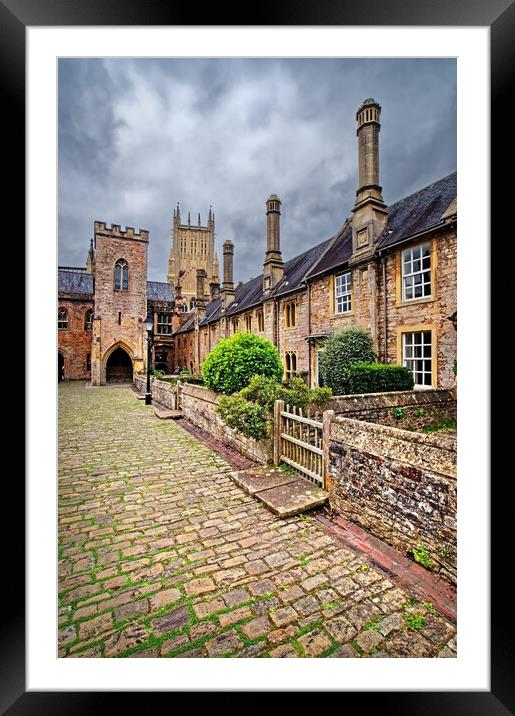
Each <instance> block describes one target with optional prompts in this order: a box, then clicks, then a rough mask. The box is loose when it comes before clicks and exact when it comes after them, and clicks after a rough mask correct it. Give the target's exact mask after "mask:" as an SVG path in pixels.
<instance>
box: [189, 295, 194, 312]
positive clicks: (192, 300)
mask: <svg viewBox="0 0 515 716" xmlns="http://www.w3.org/2000/svg"><path fill="white" fill-rule="evenodd" d="M194 308H195V299H194V298H192V299H191V301H190V311H193V309H194Z"/></svg>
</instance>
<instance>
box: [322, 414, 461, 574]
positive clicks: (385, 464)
mask: <svg viewBox="0 0 515 716" xmlns="http://www.w3.org/2000/svg"><path fill="white" fill-rule="evenodd" d="M387 456H388V457H387ZM327 483H328V484H327V486H326V489H328V491H329V495H330V498H329V499H330V503H331V506H332V508H333V509H335V510H336V511H337V512H339V513H340V514H341V515H343V516H345V517H346V518H348V519H350V520H352V521H353V522H355V523H357V524H359V525H360V526H362V527H363V528H364V529H366V530H368V531H369V532H371V533H372V534H374V535H376V536H377V537H379V538H380V539H383V540H384V541H385V542H387V543H388V544H390V545H392V546H393V547H395V548H396V549H399V550H400V551H401V552H403V553H404V554H407V555H410V556H413V554H412V550H413V548H414V547H417V546H418V545H419V544H421V545H423V547H424V548H425V549H426V551H427V553H428V554H429V557H430V559H431V561H432V563H433V567H432V569H433V571H434V572H435V573H437V574H439V575H440V576H441V577H443V578H444V579H446V580H447V581H449V582H453V583H455V581H456V504H457V503H456V499H457V498H456V488H457V482H456V440H455V439H454V438H453V437H450V436H445V435H422V434H420V433H413V432H408V431H406V430H399V429H398V428H393V427H389V426H385V425H377V424H372V423H366V422H363V421H359V420H353V419H351V418H344V417H337V418H335V419H334V420H333V422H332V423H331V427H330V437H329V464H328V480H327Z"/></svg>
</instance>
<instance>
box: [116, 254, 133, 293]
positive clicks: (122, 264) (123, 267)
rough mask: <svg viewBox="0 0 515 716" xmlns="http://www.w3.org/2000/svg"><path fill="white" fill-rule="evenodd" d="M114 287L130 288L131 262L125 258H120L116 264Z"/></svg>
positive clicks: (119, 288) (121, 289) (125, 289)
mask: <svg viewBox="0 0 515 716" xmlns="http://www.w3.org/2000/svg"><path fill="white" fill-rule="evenodd" d="M114 289H115V291H128V290H129V264H128V263H127V261H125V259H118V261H117V262H116V263H115V265H114Z"/></svg>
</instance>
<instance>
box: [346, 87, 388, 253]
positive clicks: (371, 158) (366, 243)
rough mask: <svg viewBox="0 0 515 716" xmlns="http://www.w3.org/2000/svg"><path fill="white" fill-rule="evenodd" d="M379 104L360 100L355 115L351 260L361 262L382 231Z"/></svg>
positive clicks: (385, 213) (384, 219)
mask: <svg viewBox="0 0 515 716" xmlns="http://www.w3.org/2000/svg"><path fill="white" fill-rule="evenodd" d="M380 117H381V105H380V104H379V103H378V102H376V101H375V100H374V99H372V98H369V99H366V100H364V101H363V103H362V104H361V107H360V108H359V109H358V111H357V113H356V121H357V123H358V128H357V130H356V134H357V137H358V170H359V172H358V173H359V178H358V190H357V191H356V202H355V204H354V208H353V209H352V213H353V217H352V222H351V223H352V254H353V255H352V259H351V260H355V261H361V260H362V259H366V258H369V257H370V256H371V255H372V254H373V253H374V251H375V245H376V242H377V240H378V238H379V236H380V235H381V233H382V232H383V231H384V229H385V227H386V223H387V220H388V210H387V208H386V204H385V203H384V200H383V196H382V194H381V191H382V187H381V186H379V131H380V129H381V125H380V123H379V119H380Z"/></svg>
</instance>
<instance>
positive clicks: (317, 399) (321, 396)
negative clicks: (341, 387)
mask: <svg viewBox="0 0 515 716" xmlns="http://www.w3.org/2000/svg"><path fill="white" fill-rule="evenodd" d="M309 393H310V398H309V405H310V407H313V408H318V409H319V410H320V409H323V408H324V406H325V404H326V403H327V402H328V401H329V399H330V398H331V397H332V395H333V391H332V390H331V388H329V387H327V386H326V385H325V386H324V387H323V388H311V390H310V391H309Z"/></svg>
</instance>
